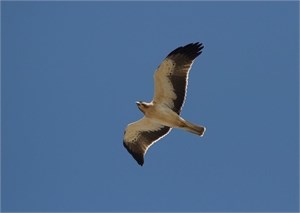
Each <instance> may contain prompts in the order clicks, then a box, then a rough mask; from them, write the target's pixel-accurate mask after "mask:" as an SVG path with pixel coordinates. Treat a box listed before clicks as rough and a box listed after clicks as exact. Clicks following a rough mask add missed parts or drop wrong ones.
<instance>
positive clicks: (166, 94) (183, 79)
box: [153, 42, 203, 114]
mask: <svg viewBox="0 0 300 213" xmlns="http://www.w3.org/2000/svg"><path fill="white" fill-rule="evenodd" d="M202 49H203V45H202V43H198V42H197V43H191V44H188V45H186V46H183V47H178V48H177V49H175V50H173V51H172V52H171V53H170V54H169V55H168V56H167V57H166V58H165V60H164V61H163V62H162V63H161V64H160V65H159V67H158V68H157V70H156V72H155V74H154V82H155V89H154V98H153V102H154V103H157V104H164V105H167V106H168V107H169V108H171V109H172V110H173V111H175V112H176V113H177V114H180V111H181V108H182V106H183V103H184V100H185V96H186V90H187V84H188V74H189V70H190V69H191V66H192V64H193V61H194V60H195V58H196V57H197V56H199V55H200V54H201V53H202V51H201V50H202Z"/></svg>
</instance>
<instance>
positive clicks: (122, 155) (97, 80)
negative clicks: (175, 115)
mask: <svg viewBox="0 0 300 213" xmlns="http://www.w3.org/2000/svg"><path fill="white" fill-rule="evenodd" d="M1 4H2V11H1V19H2V23H1V26H2V40H1V46H2V57H1V60H2V67H1V71H2V82H1V90H2V144H1V145H2V146H1V152H2V153H1V163H2V164H1V166H2V170H1V172H2V176H1V180H2V186H1V193H2V197H1V201H2V211H40V212H46V211H52V212H53V211H60V212H65V211H86V212H88V211H98V212H100V211H197V212H205V211H227V212H228V211H261V212H263V211H269V212H274V211H282V212H283V211H285V212H286V211H298V210H299V202H298V200H299V137H298V136H299V124H298V118H299V111H298V108H299V73H298V70H299V39H298V37H299V21H298V20H299V3H298V2H188V3H186V2H185V3H184V2H153V3H150V2H148V3H147V2H123V3H122V2H111V3H109V2H2V3H1ZM197 41H199V42H202V43H203V44H204V46H205V47H204V49H203V53H202V55H201V56H200V57H199V58H198V59H197V60H196V62H195V63H194V65H193V68H192V70H191V73H190V81H189V89H188V96H187V100H186V103H185V106H184V108H183V111H182V116H183V117H184V118H186V119H187V120H190V121H192V122H194V123H198V124H202V125H205V126H206V127H207V132H206V134H205V136H204V137H203V138H199V137H197V136H195V135H193V134H190V133H187V132H184V131H181V130H176V129H175V130H173V131H172V132H171V133H170V134H169V135H168V136H167V137H165V138H163V139H162V140H161V141H160V142H158V143H156V144H155V145H154V146H152V147H151V149H150V150H149V151H148V153H147V155H146V158H145V164H144V166H143V167H140V166H139V165H138V164H137V163H136V162H135V161H134V159H133V158H132V157H131V156H130V155H129V153H128V152H127V151H126V149H125V148H124V147H123V145H122V138H123V131H124V128H125V127H126V125H127V124H128V123H130V122H133V121H135V120H137V119H139V118H141V117H142V114H141V112H140V111H139V110H138V109H137V107H136V105H135V101H137V100H144V101H151V99H152V95H153V77H152V76H153V73H154V70H155V69H156V67H157V66H158V65H159V64H160V62H161V61H162V60H163V59H164V57H165V56H166V55H167V54H168V53H169V52H170V51H172V50H173V49H175V48H177V47H178V46H181V45H185V44H188V43H190V42H197Z"/></svg>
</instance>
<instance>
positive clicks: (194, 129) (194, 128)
mask: <svg viewBox="0 0 300 213" xmlns="http://www.w3.org/2000/svg"><path fill="white" fill-rule="evenodd" d="M183 129H184V130H186V131H189V132H191V133H194V134H196V135H199V136H200V137H202V136H203V135H204V132H205V130H206V128H205V127H204V126H200V125H199V126H198V125H195V124H192V123H190V122H188V121H185V126H184V127H183Z"/></svg>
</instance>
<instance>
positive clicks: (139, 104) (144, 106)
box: [135, 101, 149, 113]
mask: <svg viewBox="0 0 300 213" xmlns="http://www.w3.org/2000/svg"><path fill="white" fill-rule="evenodd" d="M135 103H136V105H137V107H138V108H139V110H141V111H142V113H145V110H147V108H148V107H149V106H148V105H149V104H147V103H146V102H143V101H137V102H135Z"/></svg>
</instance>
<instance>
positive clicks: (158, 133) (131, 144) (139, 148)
mask: <svg viewBox="0 0 300 213" xmlns="http://www.w3.org/2000/svg"><path fill="white" fill-rule="evenodd" d="M170 130H171V128H170V127H167V126H163V125H160V124H158V123H155V122H153V121H152V120H151V119H149V118H146V117H143V118H142V119H140V120H138V121H136V122H134V123H131V124H129V125H128V126H127V128H126V130H125V132H124V139H123V145H124V146H125V148H126V149H127V151H128V152H129V153H130V154H131V155H132V157H133V158H134V159H135V160H136V161H137V162H138V164H140V165H141V166H142V165H143V164H144V155H145V154H146V152H147V150H148V149H149V147H150V146H151V145H152V144H153V143H155V142H156V141H158V140H159V139H160V138H162V137H163V136H165V135H166V134H167V133H168V132H169V131H170Z"/></svg>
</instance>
